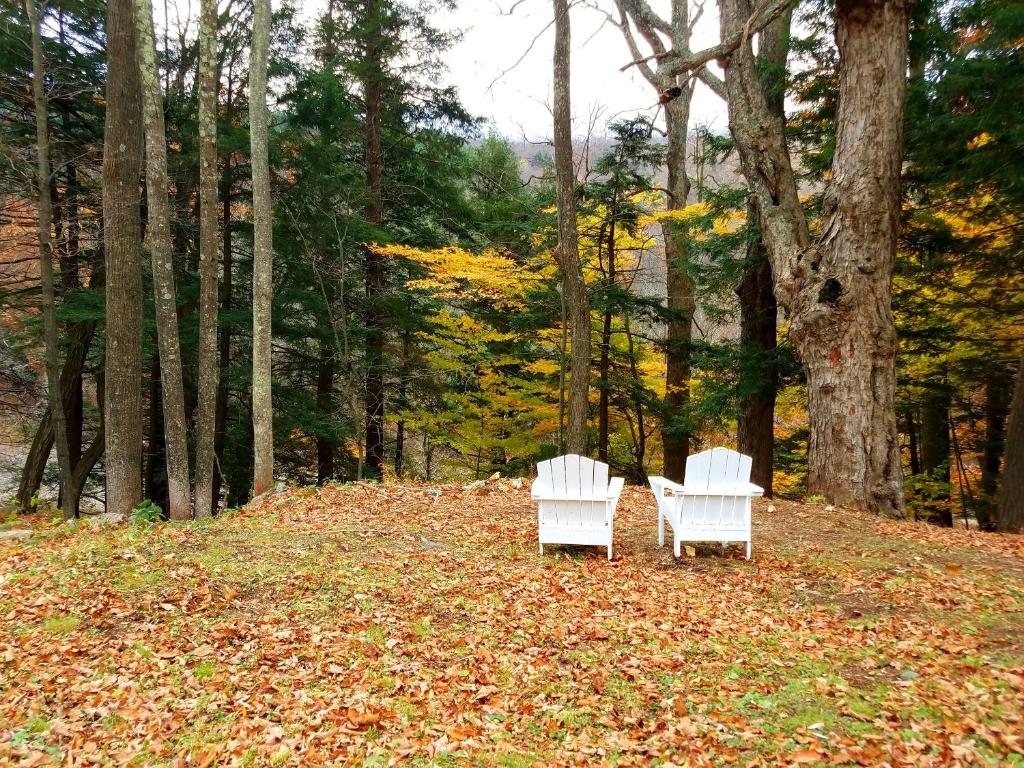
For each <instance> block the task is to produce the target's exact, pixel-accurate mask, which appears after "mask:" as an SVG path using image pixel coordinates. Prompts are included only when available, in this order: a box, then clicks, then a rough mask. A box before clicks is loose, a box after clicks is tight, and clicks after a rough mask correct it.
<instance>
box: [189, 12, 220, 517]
mask: <svg viewBox="0 0 1024 768" xmlns="http://www.w3.org/2000/svg"><path fill="white" fill-rule="evenodd" d="M200 5H201V12H200V18H199V356H198V368H199V389H198V395H197V396H198V405H197V409H196V420H195V429H196V437H195V444H196V493H195V504H196V517H209V516H210V515H212V514H213V504H214V499H213V474H214V471H213V461H214V440H215V437H216V434H215V430H216V411H217V374H218V373H219V369H218V365H217V267H218V263H217V262H218V259H217V181H218V179H217V90H218V83H217V0H202V2H201V4H200Z"/></svg>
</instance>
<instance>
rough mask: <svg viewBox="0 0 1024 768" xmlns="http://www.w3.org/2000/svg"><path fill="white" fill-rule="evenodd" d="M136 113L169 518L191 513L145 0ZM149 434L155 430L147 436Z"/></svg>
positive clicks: (158, 98)
mask: <svg viewBox="0 0 1024 768" xmlns="http://www.w3.org/2000/svg"><path fill="white" fill-rule="evenodd" d="M136 11H137V22H138V27H137V29H138V35H139V36H138V42H139V65H140V74H141V82H142V104H143V106H142V119H143V126H144V129H145V136H146V205H147V210H148V219H147V226H146V238H147V241H148V244H149V252H150V255H151V257H152V260H153V293H154V299H155V305H156V328H157V345H158V347H159V349H160V388H161V399H162V401H163V410H164V445H165V451H166V458H167V504H168V515H169V516H170V518H171V519H172V520H188V519H189V518H191V517H192V503H191V496H190V492H189V470H188V435H187V430H186V423H185V388H184V383H183V380H182V371H181V347H180V344H179V340H178V306H177V292H176V289H175V284H174V283H175V281H174V258H173V256H172V253H171V229H170V226H171V207H170V201H169V200H168V196H167V189H168V179H167V141H166V138H165V133H164V106H163V97H162V95H161V92H160V79H159V71H158V68H157V58H156V41H155V39H154V36H153V8H152V6H151V5H150V0H136ZM151 437H155V436H151Z"/></svg>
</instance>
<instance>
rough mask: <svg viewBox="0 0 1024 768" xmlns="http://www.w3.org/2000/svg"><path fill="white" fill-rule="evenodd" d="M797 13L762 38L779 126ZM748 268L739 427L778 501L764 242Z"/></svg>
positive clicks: (768, 93) (755, 470)
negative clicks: (775, 484) (794, 19)
mask: <svg viewBox="0 0 1024 768" xmlns="http://www.w3.org/2000/svg"><path fill="white" fill-rule="evenodd" d="M792 16H793V12H792V10H789V11H786V12H785V13H783V14H782V15H781V16H780V17H779V18H778V19H776V20H775V21H773V22H772V23H770V24H769V25H768V26H767V27H765V28H764V30H763V31H762V32H761V34H760V36H759V38H758V53H757V68H758V84H759V86H760V88H761V93H762V94H763V96H764V102H765V107H766V109H767V111H768V113H769V114H770V115H772V116H773V117H774V118H775V120H776V122H777V124H778V125H779V126H781V128H782V129H783V130H784V129H785V126H786V105H785V96H786V59H787V58H788V56H789V38H790V34H789V29H790V23H791V21H792ZM747 219H748V223H751V224H752V223H753V222H754V221H755V220H756V219H757V200H756V198H754V197H751V199H750V200H749V201H748V203H747ZM746 261H747V264H746V269H745V270H744V274H743V280H742V281H741V282H740V285H739V288H738V289H737V291H736V293H737V295H738V296H739V300H740V346H741V349H742V351H743V356H744V365H742V366H741V372H740V377H741V380H740V389H741V391H742V392H743V402H742V410H741V413H740V417H739V420H738V423H737V430H736V442H737V447H738V448H739V450H740V453H745V454H747V455H748V456H750V457H751V459H752V460H753V463H752V465H751V469H750V479H751V480H752V481H753V482H754V483H755V484H757V485H760V486H761V487H762V488H764V494H765V496H769V497H770V496H771V495H772V481H773V469H774V464H775V396H776V393H777V391H778V388H779V369H778V360H777V347H778V341H777V338H778V332H777V325H778V315H779V307H778V303H777V302H776V300H775V290H774V286H773V284H772V265H771V261H770V260H769V259H768V251H767V249H766V248H765V245H764V242H763V240H762V239H761V235H760V233H758V239H757V240H756V241H753V242H751V243H750V244H749V246H748V248H747V260H746Z"/></svg>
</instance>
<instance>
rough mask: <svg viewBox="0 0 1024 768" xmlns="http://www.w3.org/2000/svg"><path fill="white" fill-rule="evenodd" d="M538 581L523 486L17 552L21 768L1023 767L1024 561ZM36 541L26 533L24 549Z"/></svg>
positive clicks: (577, 557) (881, 529)
mask: <svg viewBox="0 0 1024 768" xmlns="http://www.w3.org/2000/svg"><path fill="white" fill-rule="evenodd" d="M754 519H755V540H754V560H753V561H752V562H749V563H748V562H746V561H744V560H743V559H742V553H741V551H740V548H739V547H734V548H732V549H730V550H729V551H728V553H727V554H726V555H723V554H722V552H721V551H720V548H719V547H718V546H717V545H716V546H698V547H697V556H696V557H684V558H683V559H682V560H680V561H679V562H674V561H673V559H672V556H671V552H670V550H669V549H667V548H665V549H660V550H659V549H658V548H657V546H656V533H655V525H654V520H655V517H654V504H653V498H652V497H651V495H650V494H649V492H647V491H645V490H643V489H627V491H626V493H625V495H624V496H623V499H622V502H621V503H620V509H619V516H618V518H617V521H616V534H615V545H616V560H615V561H614V562H612V563H608V562H607V561H606V560H605V558H604V555H603V552H602V550H600V549H599V548H589V549H569V548H557V547H552V548H551V549H550V550H549V554H547V555H546V556H544V557H543V558H542V557H540V556H539V555H538V554H537V547H536V528H535V513H534V511H533V506H532V505H531V503H530V500H529V495H528V491H527V490H526V488H525V486H524V487H521V488H516V487H514V486H513V484H511V483H509V482H506V481H500V482H497V483H492V484H490V485H488V486H487V487H485V488H482V489H476V490H463V489H461V488H458V487H443V488H438V487H433V488H428V487H426V486H411V485H406V486H383V487H373V486H365V485H357V486H352V487H337V488H326V489H319V490H314V489H304V490H297V491H294V492H289V493H287V494H283V495H279V496H274V497H271V498H268V499H266V500H264V501H262V502H261V503H260V504H258V505H256V506H255V507H253V508H249V509H246V510H244V511H241V512H237V513H234V514H231V515H227V516H224V517H222V518H219V519H217V520H216V521H214V522H211V523H207V524H198V523H193V524H188V525H182V526H171V525H159V526H147V525H121V526H115V527H107V528H97V527H94V526H87V525H80V526H78V527H76V528H69V527H68V526H60V525H57V524H55V523H43V522H36V523H35V525H36V533H35V535H34V536H33V537H32V538H31V539H27V540H23V541H14V542H10V541H3V542H0V764H4V765H6V764H22V765H47V764H58V763H63V764H64V765H104V764H109V765H113V764H126V763H127V764H134V765H172V766H211V765H272V766H284V765H303V766H305V765H318V764H323V763H335V764H348V765H364V764H366V765H385V764H391V763H394V762H401V763H403V764H408V765H431V764H436V765H503V766H529V765H597V764H608V765H638V764H642V765H705V764H707V765H717V764H733V763H736V764H740V765H760V764H764V765H786V764H801V765H802V764H817V763H820V764H833V765H836V764H846V763H849V764H858V763H859V764H862V765H879V764H883V763H889V764H892V765H943V766H945V765H960V764H963V765H967V764H973V765H986V764H987V765H1005V764H1024V761H1022V759H1021V756H1020V753H1021V750H1022V748H1024V736H1022V729H1024V722H1022V713H1024V540H1022V538H1021V537H1008V536H995V535H984V534H978V533H969V532H966V531H963V530H954V531H941V530H938V529H935V528H932V527H928V526H924V525H915V524H910V523H906V524H900V523H892V522H886V521H880V520H876V519H873V518H869V517H865V516H860V515H857V514H853V513H847V512H842V511H840V512H832V511H828V512H826V510H825V509H824V508H823V507H822V506H820V505H817V506H816V505H797V504H791V503H785V502H776V503H775V506H774V510H772V511H770V510H769V507H768V503H767V502H758V503H757V504H756V505H755V516H754ZM19 525H24V523H23V522H19Z"/></svg>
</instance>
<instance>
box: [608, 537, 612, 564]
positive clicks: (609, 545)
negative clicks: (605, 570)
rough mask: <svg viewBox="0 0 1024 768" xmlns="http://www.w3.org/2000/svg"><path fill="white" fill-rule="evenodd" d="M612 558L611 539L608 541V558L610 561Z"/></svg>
mask: <svg viewBox="0 0 1024 768" xmlns="http://www.w3.org/2000/svg"><path fill="white" fill-rule="evenodd" d="M611 559H612V543H611V542H610V541H609V542H608V560H609V562H610V561H611Z"/></svg>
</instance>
